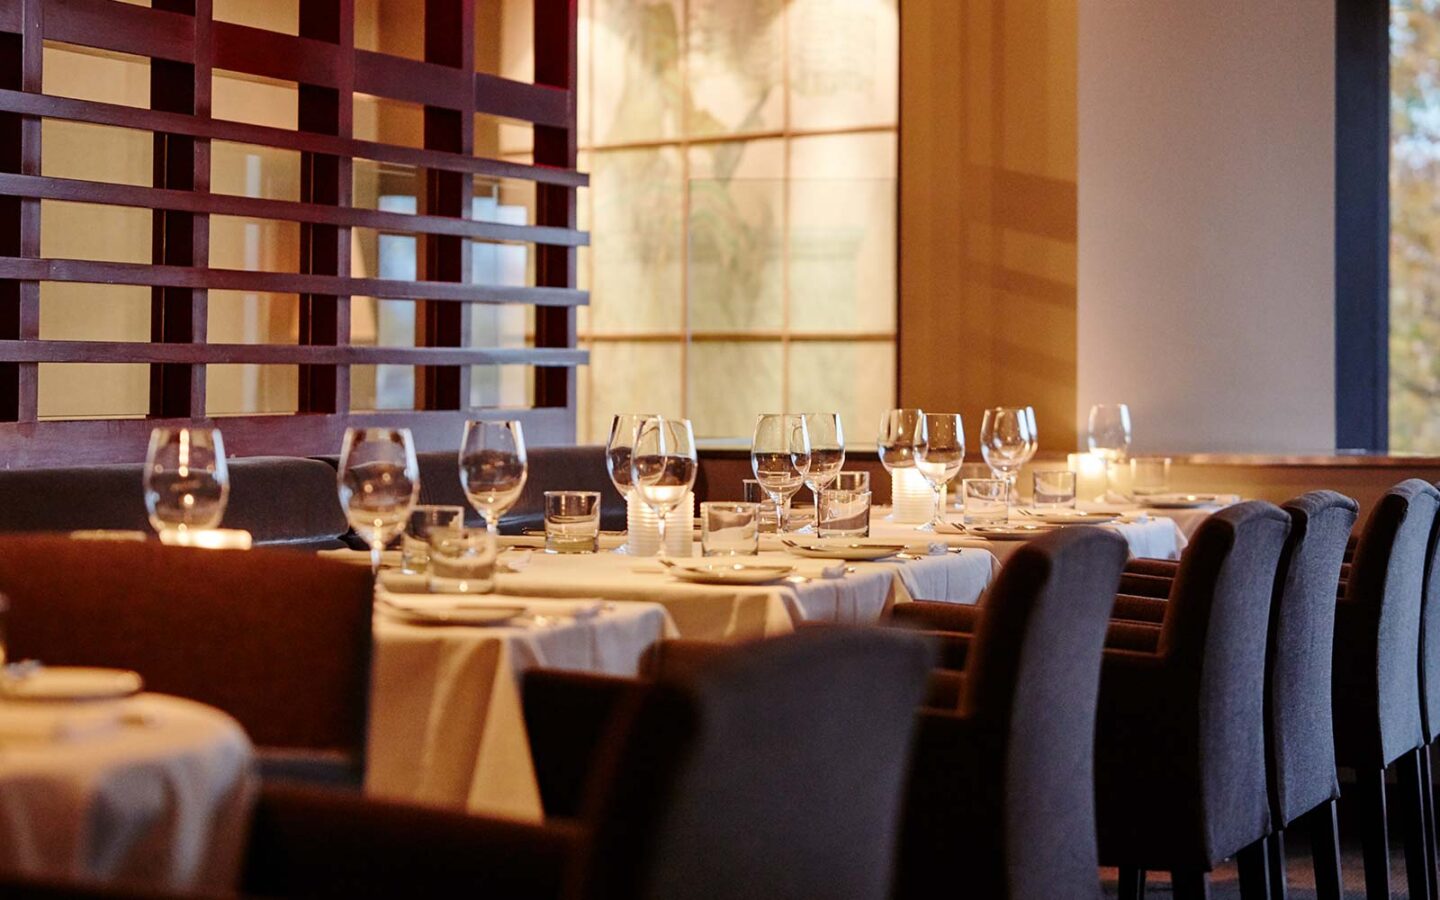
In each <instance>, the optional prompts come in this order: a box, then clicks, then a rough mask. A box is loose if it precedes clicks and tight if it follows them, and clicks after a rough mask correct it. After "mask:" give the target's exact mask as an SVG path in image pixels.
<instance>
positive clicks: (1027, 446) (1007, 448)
mask: <svg viewBox="0 0 1440 900" xmlns="http://www.w3.org/2000/svg"><path fill="white" fill-rule="evenodd" d="M1034 429H1035V412H1034V410H1032V409H1031V408H1030V407H1028V406H996V407H992V408H990V409H987V410H985V416H984V418H983V419H981V421H980V455H981V456H982V457H984V459H985V464H986V465H988V466H989V467H990V469H991V471H993V472H994V473H995V477H996V478H1003V479H1004V480H1005V484H1006V485H1007V487H1006V494H1007V495H1008V496H1012V499H1013V494H1014V492H1015V481H1016V479H1017V478H1018V477H1019V474H1020V467H1021V466H1023V465H1025V463H1026V462H1027V461H1028V460H1029V459H1030V457H1032V456H1034V455H1035V450H1036V448H1037V446H1038V445H1037V444H1036V442H1035V430H1034Z"/></svg>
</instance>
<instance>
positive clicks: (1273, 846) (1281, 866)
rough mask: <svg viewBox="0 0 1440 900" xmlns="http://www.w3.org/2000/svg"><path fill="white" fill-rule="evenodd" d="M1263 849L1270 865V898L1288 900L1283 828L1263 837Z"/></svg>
mask: <svg viewBox="0 0 1440 900" xmlns="http://www.w3.org/2000/svg"><path fill="white" fill-rule="evenodd" d="M1265 850H1266V857H1267V861H1268V863H1269V866H1270V900H1289V893H1290V891H1289V885H1288V884H1287V883H1286V878H1285V875H1286V872H1285V832H1284V830H1283V829H1282V830H1280V831H1277V832H1275V833H1274V834H1272V835H1270V837H1268V838H1266V839H1265Z"/></svg>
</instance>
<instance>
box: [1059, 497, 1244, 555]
mask: <svg viewBox="0 0 1440 900" xmlns="http://www.w3.org/2000/svg"><path fill="white" fill-rule="evenodd" d="M1233 502H1235V503H1238V502H1240V498H1239V497H1236V498H1234V501H1233ZM1229 505H1230V503H1214V504H1208V505H1206V506H1198V507H1195V508H1194V509H1151V508H1149V507H1143V506H1135V505H1133V504H1114V503H1080V504H1077V506H1078V507H1079V508H1080V509H1082V510H1085V511H1086V512H1118V513H1123V514H1125V515H1137V514H1141V513H1143V514H1145V515H1149V516H1155V517H1158V518H1164V519H1170V520H1172V521H1173V522H1174V523H1175V525H1176V527H1178V528H1179V529H1180V533H1181V534H1183V535H1184V536H1185V539H1186V540H1187V541H1188V540H1189V539H1190V538H1191V537H1192V536H1194V534H1195V529H1197V528H1199V527H1200V523H1201V522H1204V521H1205V520H1206V519H1208V518H1210V516H1211V515H1212V514H1214V513H1215V512H1216V511H1218V510H1222V509H1224V508H1225V507H1226V506H1229ZM1136 555H1137V556H1138V555H1139V554H1138V553H1137V554H1136Z"/></svg>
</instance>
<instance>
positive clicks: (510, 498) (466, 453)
mask: <svg viewBox="0 0 1440 900" xmlns="http://www.w3.org/2000/svg"><path fill="white" fill-rule="evenodd" d="M528 473H529V465H528V463H527V462H526V458H525V433H524V431H523V430H522V429H521V428H520V423H519V422H514V421H511V422H482V421H480V420H478V419H477V420H471V421H469V422H466V423H465V438H464V440H462V441H461V442H460V486H461V487H462V488H464V490H465V498H466V499H467V500H469V501H470V505H471V506H473V507H475V511H476V512H478V513H479V514H480V515H482V516H484V517H485V530H487V531H489V532H490V533H491V534H493V535H498V534H499V533H500V517H501V516H503V515H505V511H506V510H508V509H509V508H510V507H512V506H514V505H515V501H516V500H519V499H520V491H522V490H523V489H524V488H525V478H526V476H527V474H528Z"/></svg>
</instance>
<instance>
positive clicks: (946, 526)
mask: <svg viewBox="0 0 1440 900" xmlns="http://www.w3.org/2000/svg"><path fill="white" fill-rule="evenodd" d="M935 533H936V534H969V533H970V531H969V529H967V528H966V527H965V526H964V525H962V524H960V523H959V522H942V523H940V524H939V525H936V526H935Z"/></svg>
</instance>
